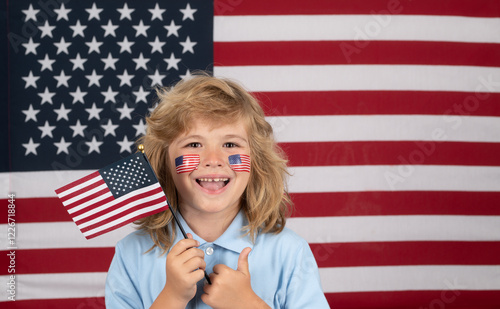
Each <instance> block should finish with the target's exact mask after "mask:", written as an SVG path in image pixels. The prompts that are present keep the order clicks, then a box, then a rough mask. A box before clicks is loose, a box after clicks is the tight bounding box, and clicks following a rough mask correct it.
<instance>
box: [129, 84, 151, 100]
mask: <svg viewBox="0 0 500 309" xmlns="http://www.w3.org/2000/svg"><path fill="white" fill-rule="evenodd" d="M132 93H133V94H134V95H135V97H136V99H135V102H136V103H139V102H141V101H144V103H148V100H147V99H146V96H147V95H148V94H149V92H147V91H144V88H142V86H141V87H140V88H139V91H132Z"/></svg>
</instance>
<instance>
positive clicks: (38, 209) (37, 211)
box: [0, 197, 72, 224]
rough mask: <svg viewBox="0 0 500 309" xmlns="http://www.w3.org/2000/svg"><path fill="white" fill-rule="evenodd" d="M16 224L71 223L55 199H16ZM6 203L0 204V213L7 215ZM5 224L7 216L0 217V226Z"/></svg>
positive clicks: (68, 216) (59, 202)
mask: <svg viewBox="0 0 500 309" xmlns="http://www.w3.org/2000/svg"><path fill="white" fill-rule="evenodd" d="M15 205H16V216H15V220H16V223H20V222H22V223H31V222H67V221H72V220H71V217H70V215H69V214H68V212H67V211H66V209H64V206H63V204H62V203H61V201H60V200H59V199H58V198H57V197H47V198H16V200H15ZM7 210H8V203H1V204H0V211H1V212H2V213H4V214H6V213H7ZM5 223H7V216H0V224H5Z"/></svg>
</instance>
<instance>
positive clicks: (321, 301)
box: [285, 239, 330, 309]
mask: <svg viewBox="0 0 500 309" xmlns="http://www.w3.org/2000/svg"><path fill="white" fill-rule="evenodd" d="M297 248H298V250H297V252H296V259H295V265H293V271H292V272H291V275H290V278H289V281H288V286H287V292H286V303H285V308H286V309H294V308H315V309H323V308H330V306H329V305H328V302H327V301H326V297H325V294H324V292H323V289H322V287H321V281H320V277H319V271H318V265H317V264H316V260H315V259H314V255H313V254H312V252H311V249H310V248H309V244H308V243H307V242H306V241H305V240H303V239H301V241H300V243H299V244H298V245H297Z"/></svg>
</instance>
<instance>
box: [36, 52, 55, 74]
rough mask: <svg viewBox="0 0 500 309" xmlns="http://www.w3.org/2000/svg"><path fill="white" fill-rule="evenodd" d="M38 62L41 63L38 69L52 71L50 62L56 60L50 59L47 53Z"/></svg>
mask: <svg viewBox="0 0 500 309" xmlns="http://www.w3.org/2000/svg"><path fill="white" fill-rule="evenodd" d="M38 62H40V64H41V65H42V68H41V69H40V71H43V70H45V69H47V70H50V71H52V64H53V63H54V62H56V61H55V60H52V59H50V58H49V55H45V58H44V59H43V60H38Z"/></svg>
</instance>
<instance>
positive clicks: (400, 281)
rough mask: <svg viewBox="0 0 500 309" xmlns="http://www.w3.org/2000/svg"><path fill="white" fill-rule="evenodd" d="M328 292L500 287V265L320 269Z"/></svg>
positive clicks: (454, 290)
mask: <svg viewBox="0 0 500 309" xmlns="http://www.w3.org/2000/svg"><path fill="white" fill-rule="evenodd" d="M319 272H320V277H321V283H322V286H323V290H324V291H325V292H326V293H341V292H377V291H380V292H384V291H433V290H434V291H449V292H448V293H447V294H446V297H447V299H451V298H452V297H453V296H455V297H456V296H457V295H460V290H487V291H488V290H489V291H492V290H500V280H498V278H500V267H499V266H498V265H493V266H489V265H488V266H483V265H474V266H455V265H430V266H374V267H334V268H333V267H332V268H320V270H319Z"/></svg>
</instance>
